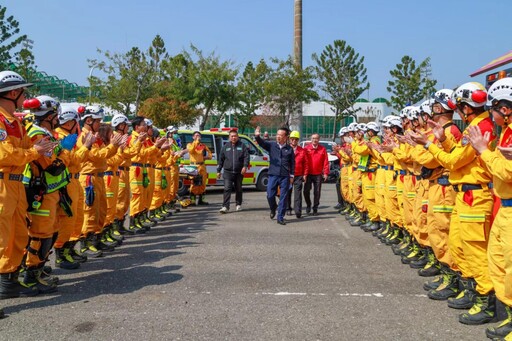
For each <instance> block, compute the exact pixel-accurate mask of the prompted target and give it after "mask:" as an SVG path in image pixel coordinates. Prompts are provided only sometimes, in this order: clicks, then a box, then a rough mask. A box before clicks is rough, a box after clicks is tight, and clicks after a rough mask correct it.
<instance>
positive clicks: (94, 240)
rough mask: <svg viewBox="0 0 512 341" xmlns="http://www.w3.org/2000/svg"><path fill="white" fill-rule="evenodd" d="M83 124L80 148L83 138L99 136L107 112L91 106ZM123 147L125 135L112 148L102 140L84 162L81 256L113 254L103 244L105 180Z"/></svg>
mask: <svg viewBox="0 0 512 341" xmlns="http://www.w3.org/2000/svg"><path fill="white" fill-rule="evenodd" d="M82 120H83V122H84V127H83V129H82V134H81V136H80V137H79V138H78V141H77V146H78V148H80V147H82V145H83V142H82V136H86V135H87V134H89V133H92V134H96V135H98V132H99V129H100V125H101V121H102V120H103V109H102V108H100V107H98V106H88V107H87V108H86V110H85V113H84V114H83V115H82ZM123 143H124V141H123V137H122V136H121V135H115V136H114V137H113V138H112V140H111V141H110V143H109V144H108V145H106V144H105V143H104V142H103V141H101V139H100V138H99V137H98V138H97V139H96V142H94V144H93V145H92V146H91V148H90V149H89V153H88V154H87V157H86V158H85V160H84V161H83V162H82V169H81V172H80V177H79V179H78V180H79V182H80V186H81V187H82V190H83V191H84V195H85V200H84V203H85V205H84V223H83V225H82V236H81V238H80V243H81V252H82V253H85V254H86V255H87V256H88V257H100V256H101V255H102V250H104V251H112V250H113V247H112V245H108V244H107V243H105V242H104V240H102V237H103V236H102V230H103V223H104V222H105V217H106V214H107V201H106V194H105V183H104V181H103V176H104V175H105V174H104V171H105V170H106V168H107V159H108V158H110V157H112V156H114V155H115V154H116V153H117V149H118V147H119V146H120V145H122V144H123Z"/></svg>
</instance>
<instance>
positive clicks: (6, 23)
mask: <svg viewBox="0 0 512 341" xmlns="http://www.w3.org/2000/svg"><path fill="white" fill-rule="evenodd" d="M6 12H7V8H6V7H4V6H2V5H0V67H1V68H2V70H5V69H7V68H8V66H9V64H10V63H12V62H13V58H14V54H15V51H16V48H17V47H19V46H20V45H21V44H22V43H23V42H24V41H25V40H26V39H27V36H26V35H25V34H20V31H21V30H20V28H19V22H18V21H16V20H15V19H14V17H13V16H12V15H11V16H7V15H6Z"/></svg>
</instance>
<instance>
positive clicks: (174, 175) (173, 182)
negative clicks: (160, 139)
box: [167, 126, 188, 211]
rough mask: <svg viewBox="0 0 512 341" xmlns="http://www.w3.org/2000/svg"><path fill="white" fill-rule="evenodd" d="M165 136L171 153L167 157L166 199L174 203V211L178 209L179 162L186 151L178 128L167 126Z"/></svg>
mask: <svg viewBox="0 0 512 341" xmlns="http://www.w3.org/2000/svg"><path fill="white" fill-rule="evenodd" d="M167 138H168V139H169V142H170V144H171V151H172V155H171V156H170V157H169V164H168V165H169V168H170V169H169V175H170V178H169V179H170V180H169V194H168V197H167V201H168V202H170V203H174V207H173V208H175V209H176V211H179V210H180V205H181V203H180V201H179V200H177V199H178V189H179V180H180V163H181V160H182V156H183V155H184V154H185V153H187V152H188V151H187V149H183V148H182V146H181V139H180V136H179V135H178V128H176V127H175V126H169V127H167ZM171 206H173V205H171Z"/></svg>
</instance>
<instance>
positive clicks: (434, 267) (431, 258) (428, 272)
mask: <svg viewBox="0 0 512 341" xmlns="http://www.w3.org/2000/svg"><path fill="white" fill-rule="evenodd" d="M440 269H441V265H440V264H439V262H438V261H437V259H436V256H435V255H434V251H432V249H431V248H428V249H427V264H425V266H424V267H423V269H419V270H418V275H420V276H422V277H433V276H437V275H439V273H440Z"/></svg>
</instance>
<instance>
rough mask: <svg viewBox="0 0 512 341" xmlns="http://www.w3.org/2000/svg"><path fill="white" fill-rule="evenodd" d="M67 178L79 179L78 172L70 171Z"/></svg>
mask: <svg viewBox="0 0 512 341" xmlns="http://www.w3.org/2000/svg"><path fill="white" fill-rule="evenodd" d="M69 178H70V179H79V178H80V173H75V174H73V173H71V174H69Z"/></svg>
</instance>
